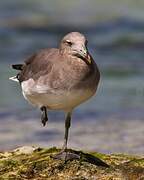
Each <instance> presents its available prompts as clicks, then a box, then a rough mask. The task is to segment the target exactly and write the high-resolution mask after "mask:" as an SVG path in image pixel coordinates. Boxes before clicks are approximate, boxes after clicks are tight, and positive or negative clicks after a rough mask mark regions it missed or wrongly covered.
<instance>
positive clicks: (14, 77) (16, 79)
mask: <svg viewBox="0 0 144 180" xmlns="http://www.w3.org/2000/svg"><path fill="white" fill-rule="evenodd" d="M9 79H10V80H12V81H16V82H19V80H18V78H17V76H13V77H10V78H9Z"/></svg>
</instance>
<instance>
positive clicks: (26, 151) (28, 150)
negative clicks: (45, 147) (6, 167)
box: [13, 146, 38, 155]
mask: <svg viewBox="0 0 144 180" xmlns="http://www.w3.org/2000/svg"><path fill="white" fill-rule="evenodd" d="M37 149H38V147H34V146H23V147H19V148H17V149H15V150H14V151H13V152H15V154H17V155H19V154H31V153H33V152H34V151H35V150H37Z"/></svg>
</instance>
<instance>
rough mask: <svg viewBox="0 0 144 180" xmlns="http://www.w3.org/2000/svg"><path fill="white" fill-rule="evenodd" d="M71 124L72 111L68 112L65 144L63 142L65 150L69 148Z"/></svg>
mask: <svg viewBox="0 0 144 180" xmlns="http://www.w3.org/2000/svg"><path fill="white" fill-rule="evenodd" d="M70 125H71V112H68V113H67V115H66V119H65V134H64V144H63V148H62V150H63V151H66V150H67V142H68V135H69V128H70Z"/></svg>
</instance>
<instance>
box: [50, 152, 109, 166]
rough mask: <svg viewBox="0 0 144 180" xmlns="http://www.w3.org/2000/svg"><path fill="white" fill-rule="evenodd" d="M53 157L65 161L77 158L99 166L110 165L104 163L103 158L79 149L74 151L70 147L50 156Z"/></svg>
mask: <svg viewBox="0 0 144 180" xmlns="http://www.w3.org/2000/svg"><path fill="white" fill-rule="evenodd" d="M52 158H54V159H58V160H63V161H65V162H67V161H69V160H70V161H72V160H75V159H76V160H79V161H80V162H89V163H91V164H94V165H96V166H101V167H105V168H108V167H110V166H109V165H108V164H106V163H105V162H104V161H103V160H101V159H100V158H98V157H95V156H93V155H91V154H88V153H83V152H81V151H75V150H71V149H67V150H65V151H64V150H63V151H61V152H60V153H58V154H56V155H54V156H52Z"/></svg>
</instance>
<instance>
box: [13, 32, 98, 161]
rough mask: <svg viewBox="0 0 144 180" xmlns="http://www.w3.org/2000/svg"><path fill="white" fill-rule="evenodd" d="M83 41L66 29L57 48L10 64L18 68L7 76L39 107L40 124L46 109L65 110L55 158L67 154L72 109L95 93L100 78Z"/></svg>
mask: <svg viewBox="0 0 144 180" xmlns="http://www.w3.org/2000/svg"><path fill="white" fill-rule="evenodd" d="M87 43H88V41H87V39H86V37H85V36H84V35H83V34H81V33H79V32H70V33H68V34H67V35H65V36H64V37H63V38H62V40H61V42H60V44H59V47H58V48H49V49H42V50H39V51H38V52H36V53H34V54H33V55H32V56H30V57H29V58H28V59H26V60H25V61H24V63H23V64H15V65H12V68H13V69H16V70H18V71H19V72H18V74H17V75H16V76H14V77H11V78H10V79H11V80H13V81H17V82H19V83H20V86H21V89H22V94H23V96H24V98H25V99H26V100H27V101H29V102H30V103H31V104H32V105H34V106H36V107H38V108H39V109H40V110H41V112H42V114H41V122H42V124H43V126H45V125H46V122H47V121H48V116H47V115H48V114H47V110H60V111H63V112H64V113H65V134H64V144H63V147H62V151H61V152H60V153H59V154H58V155H57V157H59V158H61V157H63V156H64V155H65V156H66V155H67V143H68V134H69V128H70V125H71V116H72V112H73V110H74V109H75V108H76V107H77V106H79V105H80V104H82V103H83V102H85V101H87V100H88V99H89V98H91V97H92V96H93V95H94V94H95V93H96V90H97V87H98V84H99V80H100V72H99V69H98V67H97V65H96V63H95V61H94V60H93V58H92V56H91V55H90V53H89V51H88V48H87Z"/></svg>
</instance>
